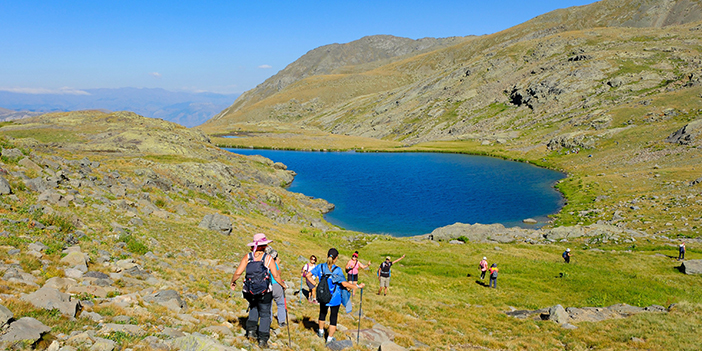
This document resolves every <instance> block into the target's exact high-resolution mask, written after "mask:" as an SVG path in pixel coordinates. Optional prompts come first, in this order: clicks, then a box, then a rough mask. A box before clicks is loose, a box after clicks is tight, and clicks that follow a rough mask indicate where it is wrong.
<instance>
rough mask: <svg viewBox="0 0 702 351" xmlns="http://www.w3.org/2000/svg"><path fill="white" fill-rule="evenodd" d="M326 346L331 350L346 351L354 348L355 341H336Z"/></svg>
mask: <svg viewBox="0 0 702 351" xmlns="http://www.w3.org/2000/svg"><path fill="white" fill-rule="evenodd" d="M326 346H327V348H328V349H330V350H334V351H341V350H346V349H350V348H352V347H353V341H351V340H334V341H332V342H330V343H327V345H326Z"/></svg>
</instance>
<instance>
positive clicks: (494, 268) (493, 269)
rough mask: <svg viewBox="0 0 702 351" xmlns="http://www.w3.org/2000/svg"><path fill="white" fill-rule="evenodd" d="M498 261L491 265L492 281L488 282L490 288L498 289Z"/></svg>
mask: <svg viewBox="0 0 702 351" xmlns="http://www.w3.org/2000/svg"><path fill="white" fill-rule="evenodd" d="M497 271H498V269H497V263H493V264H492V266H490V282H489V283H488V288H489V287H493V288H495V289H497Z"/></svg>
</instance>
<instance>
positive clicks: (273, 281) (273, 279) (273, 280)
mask: <svg viewBox="0 0 702 351" xmlns="http://www.w3.org/2000/svg"><path fill="white" fill-rule="evenodd" d="M275 269H278V272H280V268H278V262H276V263H275ZM271 284H278V282H277V281H275V278H273V274H271Z"/></svg>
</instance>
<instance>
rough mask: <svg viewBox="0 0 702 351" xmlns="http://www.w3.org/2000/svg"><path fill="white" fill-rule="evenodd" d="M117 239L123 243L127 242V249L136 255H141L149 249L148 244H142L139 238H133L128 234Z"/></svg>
mask: <svg viewBox="0 0 702 351" xmlns="http://www.w3.org/2000/svg"><path fill="white" fill-rule="evenodd" d="M119 241H122V242H124V243H125V244H127V247H126V249H127V251H129V252H131V253H134V254H137V255H143V254H145V253H147V252H149V251H150V250H149V247H148V246H146V245H144V243H142V242H141V241H139V239H137V238H135V237H134V236H132V235H130V234H127V235H122V236H121V237H120V238H119Z"/></svg>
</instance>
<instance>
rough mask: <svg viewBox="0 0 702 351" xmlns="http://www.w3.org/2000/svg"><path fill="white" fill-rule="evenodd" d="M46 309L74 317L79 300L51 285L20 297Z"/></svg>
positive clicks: (77, 309)
mask: <svg viewBox="0 0 702 351" xmlns="http://www.w3.org/2000/svg"><path fill="white" fill-rule="evenodd" d="M20 299H21V300H22V301H26V302H29V303H31V304H32V305H34V306H35V307H39V308H43V309H46V310H53V309H57V310H59V311H61V314H63V315H65V316H68V317H71V318H73V317H75V316H76V314H77V313H78V311H79V310H80V307H81V305H80V301H78V300H74V299H72V298H71V295H68V294H64V293H62V292H60V291H58V290H56V289H54V288H52V287H47V286H44V287H42V288H41V289H39V290H37V291H35V292H33V293H31V294H29V295H24V296H22V297H21V298H20Z"/></svg>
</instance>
